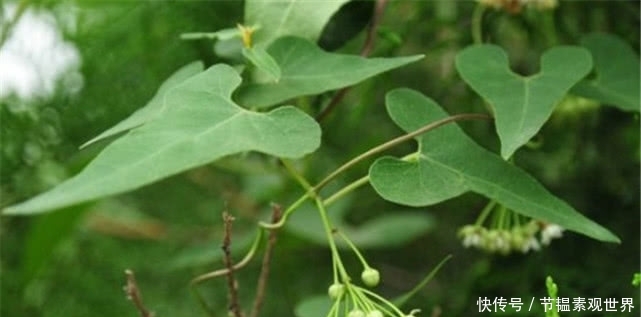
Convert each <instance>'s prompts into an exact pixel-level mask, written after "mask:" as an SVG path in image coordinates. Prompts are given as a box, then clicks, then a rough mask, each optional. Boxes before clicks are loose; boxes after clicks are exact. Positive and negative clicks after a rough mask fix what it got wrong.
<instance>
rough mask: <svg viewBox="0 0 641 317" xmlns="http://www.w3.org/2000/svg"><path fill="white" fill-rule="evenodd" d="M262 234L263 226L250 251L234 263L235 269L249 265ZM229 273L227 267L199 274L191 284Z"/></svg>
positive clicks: (259, 229)
mask: <svg viewBox="0 0 641 317" xmlns="http://www.w3.org/2000/svg"><path fill="white" fill-rule="evenodd" d="M262 236H263V230H262V229H261V228H258V234H257V235H256V238H255V239H254V242H253V243H252V246H251V248H250V249H249V252H247V254H246V255H245V257H244V258H243V259H242V260H241V261H240V262H237V263H236V264H234V266H233V267H232V268H233V270H238V269H241V268H243V267H244V266H245V265H247V264H248V263H249V261H251V259H252V258H253V257H254V254H256V250H257V249H258V245H259V244H260V240H261V238H262ZM228 273H229V269H227V268H225V269H220V270H216V271H213V272H209V273H206V274H203V275H200V276H197V277H196V278H194V279H193V280H191V282H190V283H189V284H190V285H191V286H192V287H193V286H195V285H196V284H199V283H201V282H203V281H206V280H210V279H213V278H216V277H219V276H223V275H225V274H228Z"/></svg>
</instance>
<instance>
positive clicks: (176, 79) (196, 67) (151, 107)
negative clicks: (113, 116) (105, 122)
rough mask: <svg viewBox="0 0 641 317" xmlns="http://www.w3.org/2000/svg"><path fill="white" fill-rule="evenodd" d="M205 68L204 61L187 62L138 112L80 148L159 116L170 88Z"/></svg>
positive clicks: (163, 108)
mask: <svg viewBox="0 0 641 317" xmlns="http://www.w3.org/2000/svg"><path fill="white" fill-rule="evenodd" d="M204 68H205V66H203V63H202V62H192V63H190V64H187V65H185V66H183V67H181V68H180V69H179V70H177V71H176V72H175V73H173V74H172V75H171V76H170V77H169V78H167V79H166V80H165V81H164V82H163V83H162V85H160V88H158V92H157V93H156V95H155V96H154V97H153V98H152V99H151V100H150V101H149V102H148V103H147V105H145V106H144V107H142V108H140V109H138V110H136V112H134V113H133V114H131V116H129V117H127V119H125V120H123V121H121V122H120V123H118V124H116V125H115V126H113V127H111V128H110V129H108V130H107V131H105V132H103V133H101V134H100V135H98V136H97V137H95V138H93V139H91V140H90V141H88V142H86V143H85V144H83V145H82V146H80V148H84V147H86V146H88V145H90V144H92V143H95V142H98V141H100V140H103V139H105V138H108V137H110V136H114V135H116V134H118V133H122V132H125V131H128V130H130V129H133V128H135V127H138V126H140V125H142V124H144V123H146V122H148V121H151V120H153V119H155V118H157V117H159V116H160V115H161V114H162V112H163V111H164V110H165V107H166V105H167V104H165V103H164V98H165V94H166V93H167V92H168V91H169V90H170V89H172V88H174V87H176V86H177V85H179V84H180V83H182V82H183V81H185V80H186V79H187V78H189V77H191V76H194V75H196V74H198V73H200V72H202V71H203V69H204Z"/></svg>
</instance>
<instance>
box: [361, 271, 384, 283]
mask: <svg viewBox="0 0 641 317" xmlns="http://www.w3.org/2000/svg"><path fill="white" fill-rule="evenodd" d="M361 279H362V280H363V283H365V285H367V286H369V287H374V286H376V285H378V282H380V280H381V275H380V274H379V273H378V270H376V269H373V268H371V267H368V268H366V269H365V270H363V273H362V274H361Z"/></svg>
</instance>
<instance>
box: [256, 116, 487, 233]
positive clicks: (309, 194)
mask: <svg viewBox="0 0 641 317" xmlns="http://www.w3.org/2000/svg"><path fill="white" fill-rule="evenodd" d="M491 118H492V117H491V116H489V115H486V114H480V113H464V114H458V115H453V116H450V117H447V118H443V119H441V120H438V121H435V122H432V123H430V124H428V125H426V126H423V127H422V128H419V129H417V130H415V131H413V132H410V133H408V134H405V135H402V136H400V137H398V138H395V139H392V140H390V141H387V142H385V143H383V144H381V145H378V146H376V147H374V148H371V149H370V150H368V151H367V152H364V153H362V154H361V155H359V156H357V157H355V158H353V159H351V160H350V161H349V162H347V163H345V164H343V165H342V166H340V167H339V168H338V169H336V170H335V171H334V172H332V173H331V174H330V175H328V176H327V177H325V178H324V179H323V180H321V181H320V182H319V183H318V184H317V185H316V186H314V187H311V185H310V184H309V182H307V180H305V179H304V178H303V177H302V176H301V175H300V173H298V172H297V171H296V170H295V168H294V167H293V164H292V163H291V162H289V161H288V160H286V159H282V160H281V162H282V163H283V166H285V169H287V171H288V172H289V173H290V174H291V175H292V176H293V177H294V179H295V180H296V181H297V182H298V183H299V184H300V185H301V186H302V187H303V188H305V191H306V192H305V194H303V196H301V197H300V198H298V200H296V202H294V203H293V204H292V205H290V206H289V208H287V210H285V212H284V213H283V217H282V218H281V219H280V221H279V222H277V223H266V222H262V221H261V222H259V225H260V226H261V227H263V228H266V229H275V228H280V227H282V226H283V225H284V224H285V221H286V220H287V217H288V216H289V215H290V214H291V213H292V212H294V211H295V210H296V209H297V208H298V207H299V206H300V205H301V204H303V203H304V202H305V201H306V200H307V199H308V198H314V197H316V196H317V195H318V193H319V191H320V190H321V189H322V188H323V187H324V186H325V185H327V184H328V183H329V182H330V181H332V180H333V179H334V178H336V177H337V176H338V175H340V174H341V173H342V172H344V171H346V170H348V169H349V168H351V167H352V166H354V165H356V164H357V163H359V162H360V161H362V160H364V159H366V158H368V157H370V156H372V155H374V154H377V153H380V152H382V151H385V150H387V149H389V148H391V147H394V146H396V145H398V144H400V143H403V142H405V141H408V140H411V139H412V138H414V137H417V136H419V135H421V134H423V133H426V132H429V131H430V130H434V129H436V128H438V127H441V126H443V125H445V124H448V123H451V122H455V121H463V120H475V119H484V120H489V119H491ZM414 155H415V153H413V154H410V155H409V156H407V157H406V158H407V159H408V160H409V159H411V158H412V157H414ZM404 159H405V158H404ZM368 181H369V178H368V177H367V176H365V177H363V178H361V179H359V180H357V181H355V182H353V183H351V184H349V185H347V187H345V188H343V189H341V190H339V191H338V192H336V193H335V194H334V195H332V196H330V197H329V198H327V200H326V201H324V202H323V203H324V204H325V206H327V205H329V204H332V203H333V202H335V201H336V200H338V199H339V198H341V197H343V196H344V195H346V194H347V193H349V192H351V191H352V190H354V189H356V188H358V187H360V186H362V185H364V184H366V183H367V182H368Z"/></svg>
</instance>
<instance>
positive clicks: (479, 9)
mask: <svg viewBox="0 0 641 317" xmlns="http://www.w3.org/2000/svg"><path fill="white" fill-rule="evenodd" d="M486 8H487V7H486V6H485V5H483V4H482V3H478V4H477V5H476V8H474V13H472V38H473V39H474V44H482V43H483V14H484V13H485V9H486Z"/></svg>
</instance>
